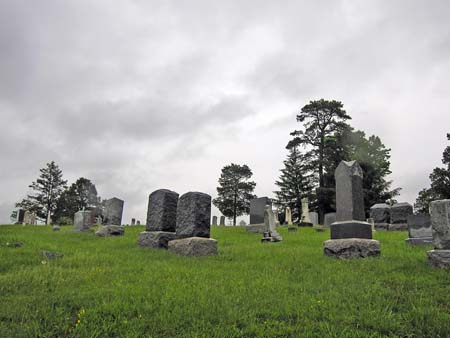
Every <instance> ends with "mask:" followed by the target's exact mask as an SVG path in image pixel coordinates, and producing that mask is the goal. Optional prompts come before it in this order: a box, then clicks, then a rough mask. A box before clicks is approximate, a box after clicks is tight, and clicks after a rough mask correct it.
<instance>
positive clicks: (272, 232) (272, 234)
mask: <svg viewBox="0 0 450 338" xmlns="http://www.w3.org/2000/svg"><path fill="white" fill-rule="evenodd" d="M264 224H265V225H266V229H268V231H267V232H268V233H269V234H268V235H266V234H265V235H264V237H263V239H262V242H280V241H282V240H283V238H282V237H281V236H280V234H279V233H278V231H277V230H276V224H275V216H274V214H273V210H272V206H271V205H266V208H265V210H264Z"/></svg>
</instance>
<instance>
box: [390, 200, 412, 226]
mask: <svg viewBox="0 0 450 338" xmlns="http://www.w3.org/2000/svg"><path fill="white" fill-rule="evenodd" d="M412 214H413V207H412V205H411V204H409V203H397V204H394V205H393V206H392V207H391V224H407V223H408V216H409V215H412Z"/></svg>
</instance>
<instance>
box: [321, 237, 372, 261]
mask: <svg viewBox="0 0 450 338" xmlns="http://www.w3.org/2000/svg"><path fill="white" fill-rule="evenodd" d="M323 252H324V254H325V255H326V256H331V257H336V258H339V259H348V258H365V257H371V256H379V255H380V254H381V250H380V242H379V241H376V240H374V239H365V238H347V239H330V240H328V241H325V242H324V243H323Z"/></svg>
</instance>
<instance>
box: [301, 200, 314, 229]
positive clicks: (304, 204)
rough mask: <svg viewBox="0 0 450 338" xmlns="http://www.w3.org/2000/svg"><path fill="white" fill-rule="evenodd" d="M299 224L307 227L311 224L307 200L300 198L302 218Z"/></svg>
mask: <svg viewBox="0 0 450 338" xmlns="http://www.w3.org/2000/svg"><path fill="white" fill-rule="evenodd" d="M301 217H302V218H301V222H300V224H299V225H302V226H304V225H308V226H312V225H313V222H312V221H311V219H310V218H309V205H308V198H307V197H305V198H302V216H301Z"/></svg>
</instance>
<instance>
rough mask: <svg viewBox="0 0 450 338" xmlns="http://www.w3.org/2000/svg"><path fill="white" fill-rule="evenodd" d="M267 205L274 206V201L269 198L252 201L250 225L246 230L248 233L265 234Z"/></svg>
mask: <svg viewBox="0 0 450 338" xmlns="http://www.w3.org/2000/svg"><path fill="white" fill-rule="evenodd" d="M266 205H270V206H272V201H271V200H270V199H269V198H268V197H260V198H254V199H251V200H250V225H248V226H247V227H246V228H245V229H246V231H247V232H252V233H261V234H262V233H264V231H266V226H265V224H264V210H265V207H266Z"/></svg>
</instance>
